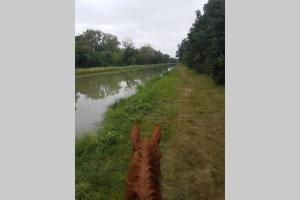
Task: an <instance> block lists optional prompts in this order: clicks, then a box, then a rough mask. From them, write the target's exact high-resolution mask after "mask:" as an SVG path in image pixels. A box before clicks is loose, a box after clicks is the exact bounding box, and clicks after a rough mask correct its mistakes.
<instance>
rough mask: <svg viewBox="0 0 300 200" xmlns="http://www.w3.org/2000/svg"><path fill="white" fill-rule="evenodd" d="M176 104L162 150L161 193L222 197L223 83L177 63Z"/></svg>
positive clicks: (177, 196)
mask: <svg viewBox="0 0 300 200" xmlns="http://www.w3.org/2000/svg"><path fill="white" fill-rule="evenodd" d="M177 70H178V71H177V75H178V76H179V82H178V84H177V86H176V89H177V98H176V100H174V101H175V104H176V106H177V107H178V111H177V115H176V117H175V118H174V119H173V120H172V122H173V123H172V126H171V128H170V129H171V130H170V131H171V133H170V139H169V141H168V144H167V148H166V151H164V152H163V154H162V160H161V164H162V166H161V170H162V175H163V182H162V186H163V197H164V199H165V200H168V199H172V200H173V199H176V200H181V199H189V200H201V199H213V200H218V199H225V196H224V194H225V191H224V190H225V187H224V179H225V171H224V170H225V153H224V150H225V143H224V140H225V137H224V132H225V130H224V129H225V121H224V120H225V105H224V102H225V99H224V86H216V85H215V84H214V83H213V81H212V80H211V78H209V77H208V76H206V75H199V74H196V73H195V72H193V71H191V70H189V69H187V68H186V67H183V66H179V67H178V68H177Z"/></svg>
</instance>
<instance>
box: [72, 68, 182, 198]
mask: <svg viewBox="0 0 300 200" xmlns="http://www.w3.org/2000/svg"><path fill="white" fill-rule="evenodd" d="M176 81H177V78H176V76H174V74H173V73H172V74H165V75H164V76H163V77H156V78H154V79H152V80H150V81H148V82H147V83H146V84H145V85H144V86H141V87H139V88H138V92H137V93H136V94H135V95H134V96H131V97H129V98H127V99H124V100H120V101H118V102H117V103H115V104H114V105H112V106H111V107H110V108H109V109H108V111H107V113H106V116H105V119H104V121H103V122H102V128H101V129H100V130H98V131H97V132H96V133H94V134H91V135H88V136H84V137H82V138H78V139H76V199H123V189H124V181H125V175H126V170H127V167H128V162H129V159H130V155H131V144H130V138H129V134H130V129H131V126H132V124H133V122H134V121H135V120H138V121H140V122H141V132H142V133H144V134H145V135H147V134H150V132H151V131H152V129H153V127H154V125H155V123H156V122H160V123H161V124H162V127H163V132H164V135H163V137H162V143H163V144H165V141H166V140H167V137H168V133H169V128H168V127H169V123H170V122H171V121H169V120H164V119H165V117H160V116H161V115H165V114H167V115H168V116H172V115H174V113H175V110H174V109H173V107H172V108H171V107H170V104H169V103H168V101H171V99H173V98H174V97H175V93H176V90H175V85H176ZM163 104H166V106H163ZM155 113H156V114H155ZM159 113H161V114H159ZM165 116H166V115H165ZM170 118H172V117H170ZM162 146H163V145H162Z"/></svg>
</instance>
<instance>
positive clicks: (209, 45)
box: [176, 0, 225, 84]
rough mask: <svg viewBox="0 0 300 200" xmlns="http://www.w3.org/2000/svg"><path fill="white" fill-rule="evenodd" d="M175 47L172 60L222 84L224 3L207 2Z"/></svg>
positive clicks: (214, 0) (217, 1)
mask: <svg viewBox="0 0 300 200" xmlns="http://www.w3.org/2000/svg"><path fill="white" fill-rule="evenodd" d="M203 13H204V14H201V12H200V11H199V10H197V11H196V20H195V22H194V23H193V25H192V27H191V28H190V30H189V33H188V34H187V38H185V39H183V40H182V42H181V44H179V45H178V50H177V52H176V57H177V58H178V60H179V61H180V62H182V63H185V64H186V65H187V66H188V67H190V68H193V69H195V70H197V71H199V72H200V73H205V74H208V75H209V76H211V77H212V78H213V79H214V80H215V81H216V82H217V83H218V84H225V0H209V1H208V2H207V3H206V4H205V5H204V8H203Z"/></svg>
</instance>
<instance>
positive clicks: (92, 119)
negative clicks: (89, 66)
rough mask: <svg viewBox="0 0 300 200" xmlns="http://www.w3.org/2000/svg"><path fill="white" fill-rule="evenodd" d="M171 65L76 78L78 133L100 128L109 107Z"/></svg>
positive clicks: (77, 134) (76, 128)
mask: <svg viewBox="0 0 300 200" xmlns="http://www.w3.org/2000/svg"><path fill="white" fill-rule="evenodd" d="M171 68H172V66H171V65H170V66H164V67H154V68H147V69H138V70H128V71H120V72H111V73H102V74H93V75H90V76H83V77H79V78H76V80H75V90H76V91H75V109H76V112H75V131H76V136H79V135H82V134H85V133H88V132H91V131H93V130H95V129H97V128H98V127H99V125H100V122H101V120H102V118H103V114H104V113H105V111H106V110H107V108H108V106H109V105H111V104H112V103H114V102H115V101H116V100H117V99H119V98H124V97H128V96H130V95H132V94H134V92H135V90H136V87H137V85H139V84H141V83H143V82H145V81H146V80H148V79H150V78H151V77H154V76H158V75H160V74H162V73H164V72H165V71H167V70H171Z"/></svg>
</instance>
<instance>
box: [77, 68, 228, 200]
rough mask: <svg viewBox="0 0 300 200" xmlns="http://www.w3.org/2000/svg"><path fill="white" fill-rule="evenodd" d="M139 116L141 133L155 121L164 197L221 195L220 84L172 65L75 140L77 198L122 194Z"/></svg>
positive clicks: (222, 140)
mask: <svg viewBox="0 0 300 200" xmlns="http://www.w3.org/2000/svg"><path fill="white" fill-rule="evenodd" d="M135 120H138V121H139V122H140V129H141V134H142V135H150V133H151V131H152V129H153V127H154V125H155V123H156V122H159V123H160V124H161V127H162V129H163V130H162V131H163V132H162V141H161V144H160V147H161V153H162V160H161V165H162V166H161V171H162V175H163V181H162V189H163V190H162V193H163V197H164V199H176V200H177V199H179V200H181V199H191V200H193V199H195V200H196V199H197V200H198V199H224V87H220V86H215V84H214V82H213V81H212V79H211V78H209V77H208V76H206V75H199V74H196V73H195V72H193V71H191V70H189V69H188V68H186V67H184V66H182V65H177V67H176V68H175V69H174V70H173V71H172V72H169V73H167V74H165V75H164V76H162V77H156V78H154V79H151V80H150V81H148V82H146V84H145V85H143V86H141V87H139V88H138V92H137V93H136V94H135V95H133V96H131V97H129V98H127V99H123V100H120V101H118V102H117V103H115V104H114V105H112V106H111V107H110V108H109V109H108V111H107V113H106V116H105V119H104V121H103V122H102V128H101V129H100V130H98V131H97V132H96V133H93V134H90V135H87V136H83V137H81V138H77V139H76V199H123V192H124V184H125V177H126V170H127V167H128V163H129V159H130V155H131V144H130V138H129V135H130V128H131V126H132V123H133V122H134V121H135Z"/></svg>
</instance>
